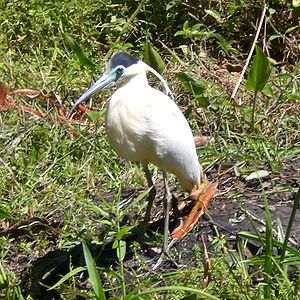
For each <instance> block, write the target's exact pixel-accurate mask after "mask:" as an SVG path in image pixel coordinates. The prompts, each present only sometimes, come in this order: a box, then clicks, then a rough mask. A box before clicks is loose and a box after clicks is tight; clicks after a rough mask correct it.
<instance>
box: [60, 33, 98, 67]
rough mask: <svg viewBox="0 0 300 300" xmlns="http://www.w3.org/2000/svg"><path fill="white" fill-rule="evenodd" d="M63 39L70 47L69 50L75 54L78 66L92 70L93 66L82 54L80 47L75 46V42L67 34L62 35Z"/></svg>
mask: <svg viewBox="0 0 300 300" xmlns="http://www.w3.org/2000/svg"><path fill="white" fill-rule="evenodd" d="M63 38H64V40H65V41H66V42H67V44H68V45H69V46H70V48H71V49H72V50H73V52H74V53H75V54H76V56H77V58H78V60H79V62H80V64H82V65H83V66H86V67H88V68H90V69H92V70H94V69H95V65H94V64H93V63H92V62H91V61H90V60H89V59H88V57H87V56H86V54H85V53H84V52H83V50H82V49H81V47H80V46H79V45H78V44H77V42H76V41H75V40H74V39H73V38H72V37H71V36H70V35H68V34H67V33H63Z"/></svg>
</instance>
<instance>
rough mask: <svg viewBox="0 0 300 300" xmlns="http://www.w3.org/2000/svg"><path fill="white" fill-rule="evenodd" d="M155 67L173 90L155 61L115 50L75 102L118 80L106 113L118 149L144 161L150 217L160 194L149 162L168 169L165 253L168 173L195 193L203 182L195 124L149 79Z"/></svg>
mask: <svg viewBox="0 0 300 300" xmlns="http://www.w3.org/2000/svg"><path fill="white" fill-rule="evenodd" d="M147 71H151V72H152V73H154V74H155V75H156V76H157V77H158V78H159V79H160V80H161V81H162V83H163V85H164V87H165V89H166V92H167V93H169V94H171V92H170V90H169V88H168V86H167V84H166V82H165V81H164V79H163V78H162V77H161V76H160V75H159V74H158V73H157V72H156V71H155V70H153V69H152V68H151V67H150V66H148V65H146V64H145V63H143V62H142V61H140V60H137V59H135V58H133V57H131V56H129V55H128V54H126V53H124V52H119V53H116V54H114V55H113V56H112V57H111V59H110V60H109V61H108V62H107V64H106V72H105V73H104V75H103V76H102V77H100V79H99V80H98V81H97V82H96V83H95V84H94V85H93V86H92V87H91V88H90V89H88V90H87V91H86V92H85V93H84V94H83V95H82V96H81V97H80V98H79V99H78V101H77V102H76V103H75V105H74V107H73V108H72V109H71V111H70V113H69V115H71V112H72V111H73V109H74V108H75V106H77V105H78V104H80V103H82V102H84V101H87V100H88V99H89V98H90V97H92V96H93V95H94V94H96V93H98V92H100V91H101V90H103V89H104V88H106V87H109V86H111V85H112V83H116V84H117V89H116V91H115V92H114V94H113V95H112V97H111V99H110V101H109V105H108V109H107V116H106V129H107V136H108V140H109V142H110V144H111V146H112V148H113V149H114V150H115V151H116V153H117V154H118V155H119V156H121V157H123V158H125V159H127V160H130V161H135V162H140V163H142V165H143V167H144V170H145V173H146V178H147V182H148V185H149V187H152V189H151V190H150V192H149V196H148V207H147V210H146V214H145V221H149V219H150V210H151V207H152V203H153V200H154V198H155V187H154V184H153V182H152V178H151V174H150V172H149V169H148V163H152V164H154V165H156V166H158V167H159V168H161V169H162V171H163V177H164V187H165V195H164V213H165V222H164V248H163V250H164V252H167V250H168V224H169V208H170V195H169V194H170V193H169V188H168V183H167V172H170V173H173V174H174V175H175V176H176V177H177V178H178V179H179V182H180V183H181V185H182V187H183V188H184V189H185V190H186V191H188V192H191V191H192V189H193V188H194V187H195V186H199V185H200V182H201V178H200V177H201V176H200V174H201V167H200V164H199V162H198V157H197V153H196V148H195V144H194V139H193V135H192V132H191V129H190V127H189V124H188V122H187V120H186V119H185V117H184V116H183V114H182V112H181V111H180V109H179V108H178V106H177V105H176V104H175V102H174V101H173V100H172V99H171V98H170V97H169V96H167V95H166V94H164V93H162V92H161V91H159V90H156V89H154V88H152V87H151V86H150V85H149V84H148V80H147V77H146V72H147Z"/></svg>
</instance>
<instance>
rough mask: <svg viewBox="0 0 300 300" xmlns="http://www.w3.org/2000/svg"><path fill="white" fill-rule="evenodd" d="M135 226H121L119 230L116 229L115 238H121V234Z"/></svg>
mask: <svg viewBox="0 0 300 300" xmlns="http://www.w3.org/2000/svg"><path fill="white" fill-rule="evenodd" d="M134 227H135V226H125V227H122V228H121V229H120V231H118V233H117V239H118V240H121V239H122V238H123V236H124V235H125V234H126V233H127V232H129V231H130V230H131V229H132V228H134Z"/></svg>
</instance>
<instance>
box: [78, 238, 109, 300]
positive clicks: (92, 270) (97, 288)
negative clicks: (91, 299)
mask: <svg viewBox="0 0 300 300" xmlns="http://www.w3.org/2000/svg"><path fill="white" fill-rule="evenodd" d="M82 248H83V254H84V259H85V263H86V266H87V269H88V273H89V280H90V282H91V285H92V287H93V290H94V293H95V295H96V297H97V299H99V300H106V297H105V293H104V290H103V286H102V283H101V280H100V276H99V273H98V271H97V268H96V265H95V261H94V259H93V257H92V254H91V252H90V250H89V248H88V246H87V244H86V242H85V241H82Z"/></svg>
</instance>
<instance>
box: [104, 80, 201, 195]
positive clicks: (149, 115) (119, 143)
mask: <svg viewBox="0 0 300 300" xmlns="http://www.w3.org/2000/svg"><path fill="white" fill-rule="evenodd" d="M106 127H107V135H108V140H109V142H110V144H111V146H112V148H113V149H114V150H115V151H116V152H117V154H118V155H119V156H121V157H124V158H125V159H127V160H131V161H138V162H141V163H143V164H146V163H148V162H150V163H153V164H154V165H157V166H158V167H160V168H162V169H164V170H166V171H168V172H171V173H173V174H175V175H176V176H177V177H178V179H179V181H180V182H181V184H182V186H183V187H184V188H185V189H186V190H191V189H192V188H193V187H194V185H195V184H199V183H200V165H199V163H198V157H197V153H196V149H195V144H194V139H193V135H192V132H191V129H190V127H189V125H188V123H187V121H186V119H185V118H184V116H183V114H182V113H181V111H180V110H179V108H178V107H177V105H176V104H175V103H174V101H173V100H171V99H170V98H169V97H168V96H166V95H165V94H163V93H162V92H160V91H158V90H156V89H154V88H152V87H150V86H149V85H148V84H140V85H134V84H133V82H131V83H128V84H125V85H123V86H122V87H120V88H119V89H117V90H116V92H115V93H114V94H113V95H112V97H111V100H110V103H109V106H108V111H107V118H106Z"/></svg>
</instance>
